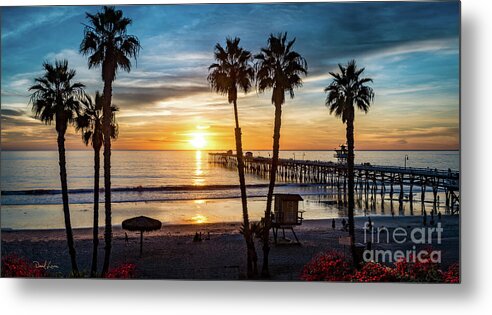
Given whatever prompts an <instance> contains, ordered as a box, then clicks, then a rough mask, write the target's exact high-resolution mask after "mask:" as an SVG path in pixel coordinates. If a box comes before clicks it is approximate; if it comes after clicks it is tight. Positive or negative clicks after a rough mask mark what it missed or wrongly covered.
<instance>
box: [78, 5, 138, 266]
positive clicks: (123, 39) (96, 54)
mask: <svg viewBox="0 0 492 315" xmlns="http://www.w3.org/2000/svg"><path fill="white" fill-rule="evenodd" d="M86 17H87V20H88V21H89V25H86V26H85V30H84V39H83V40H82V42H81V44H80V52H81V53H82V54H84V55H88V56H89V68H94V67H98V66H101V68H102V79H103V81H104V90H103V135H104V137H103V140H104V197H105V198H104V208H105V230H104V241H105V248H104V249H105V250H104V263H103V270H102V273H103V274H105V273H106V272H107V271H108V268H109V259H110V255H111V241H112V227H111V117H112V114H111V97H112V91H113V81H114V80H115V79H116V72H117V70H118V69H123V70H124V71H126V72H130V70H131V67H132V63H131V58H135V60H136V58H137V55H138V52H139V51H140V42H139V40H138V38H137V37H135V36H133V35H128V34H127V30H126V29H127V27H128V26H129V25H130V24H131V23H132V20H131V19H129V18H127V17H124V16H123V12H122V11H121V10H116V9H115V8H114V7H111V6H105V7H104V8H103V10H102V11H101V12H98V13H96V14H90V13H86Z"/></svg>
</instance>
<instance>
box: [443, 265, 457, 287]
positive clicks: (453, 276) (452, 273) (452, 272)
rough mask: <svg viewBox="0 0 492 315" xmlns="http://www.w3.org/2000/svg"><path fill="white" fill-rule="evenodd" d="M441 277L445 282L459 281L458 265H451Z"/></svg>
mask: <svg viewBox="0 0 492 315" xmlns="http://www.w3.org/2000/svg"><path fill="white" fill-rule="evenodd" d="M442 277H443V280H444V282H446V283H460V266H459V265H458V264H457V263H456V264H453V265H451V266H450V267H449V268H448V270H447V271H446V272H444V273H443V275H442Z"/></svg>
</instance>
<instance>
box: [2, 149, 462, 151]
mask: <svg viewBox="0 0 492 315" xmlns="http://www.w3.org/2000/svg"><path fill="white" fill-rule="evenodd" d="M229 150H231V149H217V150H208V149H201V150H199V149H189V150H188V149H176V150H172V149H161V150H155V149H147V150H146V149H112V150H111V151H135V152H139V151H142V152H146V151H147V152H148V151H156V152H157V151H163V152H171V151H183V152H186V151H189V152H196V151H214V152H222V151H224V152H227V151H229ZM1 151H6V152H9V151H10V152H13V151H25V152H51V151H53V152H57V151H58V150H57V149H50V150H46V149H43V150H37V149H0V152H1ZM65 151H80V152H85V151H89V152H92V151H94V150H91V149H66V150H65ZM232 151H235V150H232ZM243 151H246V152H247V151H260V152H261V151H272V149H243ZM282 151H298V152H318V151H335V149H280V152H282ZM354 151H359V152H361V151H363V152H364V151H365V152H367V151H388V152H398V151H401V152H404V151H407V152H408V151H415V152H431V151H434V152H435V151H461V149H432V150H431V149H406V150H405V149H367V150H354Z"/></svg>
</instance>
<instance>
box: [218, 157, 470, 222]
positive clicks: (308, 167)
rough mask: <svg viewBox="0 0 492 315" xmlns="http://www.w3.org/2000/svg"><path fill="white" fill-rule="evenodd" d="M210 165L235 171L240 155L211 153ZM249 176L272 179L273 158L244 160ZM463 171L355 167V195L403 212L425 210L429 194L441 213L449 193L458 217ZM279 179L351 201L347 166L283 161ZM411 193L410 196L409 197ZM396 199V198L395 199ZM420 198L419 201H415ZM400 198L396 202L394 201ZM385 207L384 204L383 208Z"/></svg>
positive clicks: (449, 208)
mask: <svg viewBox="0 0 492 315" xmlns="http://www.w3.org/2000/svg"><path fill="white" fill-rule="evenodd" d="M209 162H210V163H213V164H216V165H220V166H222V167H227V168H231V169H235V168H237V159H236V155H234V154H231V153H230V152H228V153H209ZM244 164H245V172H247V173H251V174H256V175H258V176H261V177H268V176H269V174H270V168H271V164H272V163H271V158H266V157H261V156H258V157H253V156H251V155H246V156H245V157H244ZM459 177H460V175H459V171H454V170H438V169H430V168H413V167H397V166H378V165H370V164H369V163H364V164H358V165H355V166H354V180H355V195H356V197H358V198H359V199H360V200H365V201H366V203H367V202H368V201H369V200H376V196H377V194H380V197H381V200H385V196H386V194H388V195H389V199H390V201H391V202H393V200H397V201H398V202H399V206H400V209H401V208H402V205H403V202H404V201H405V202H408V203H409V204H410V209H411V211H412V210H413V204H414V202H420V203H421V204H422V208H424V203H426V202H429V201H426V193H428V192H429V193H431V194H432V199H431V201H430V202H432V205H433V207H432V211H431V214H434V213H436V212H437V208H438V204H440V200H439V196H438V192H444V193H445V199H446V200H445V207H446V211H447V212H449V213H458V212H459V209H460V194H459V186H460V185H459ZM277 179H278V180H280V181H283V182H291V183H304V184H309V183H311V184H320V185H327V186H331V187H333V188H334V189H335V190H336V191H337V195H338V196H339V198H340V199H343V200H344V201H345V202H346V198H347V166H346V164H343V163H335V162H327V161H310V160H294V159H279V162H278V168H277ZM405 191H407V193H405ZM395 195H396V196H395ZM415 196H418V197H419V198H418V200H415ZM394 197H396V198H394ZM383 206H384V204H383Z"/></svg>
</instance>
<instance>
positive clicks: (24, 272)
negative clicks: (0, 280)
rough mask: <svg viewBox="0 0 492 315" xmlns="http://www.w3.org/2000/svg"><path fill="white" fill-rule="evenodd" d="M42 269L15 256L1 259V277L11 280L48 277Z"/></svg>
mask: <svg viewBox="0 0 492 315" xmlns="http://www.w3.org/2000/svg"><path fill="white" fill-rule="evenodd" d="M48 276H49V275H48V273H47V272H46V269H44V268H36V267H35V266H34V264H33V263H29V262H27V261H26V260H25V259H23V258H21V257H18V256H17V255H15V254H9V255H6V256H3V257H2V277H7V278H12V277H17V278H40V277H48Z"/></svg>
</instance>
